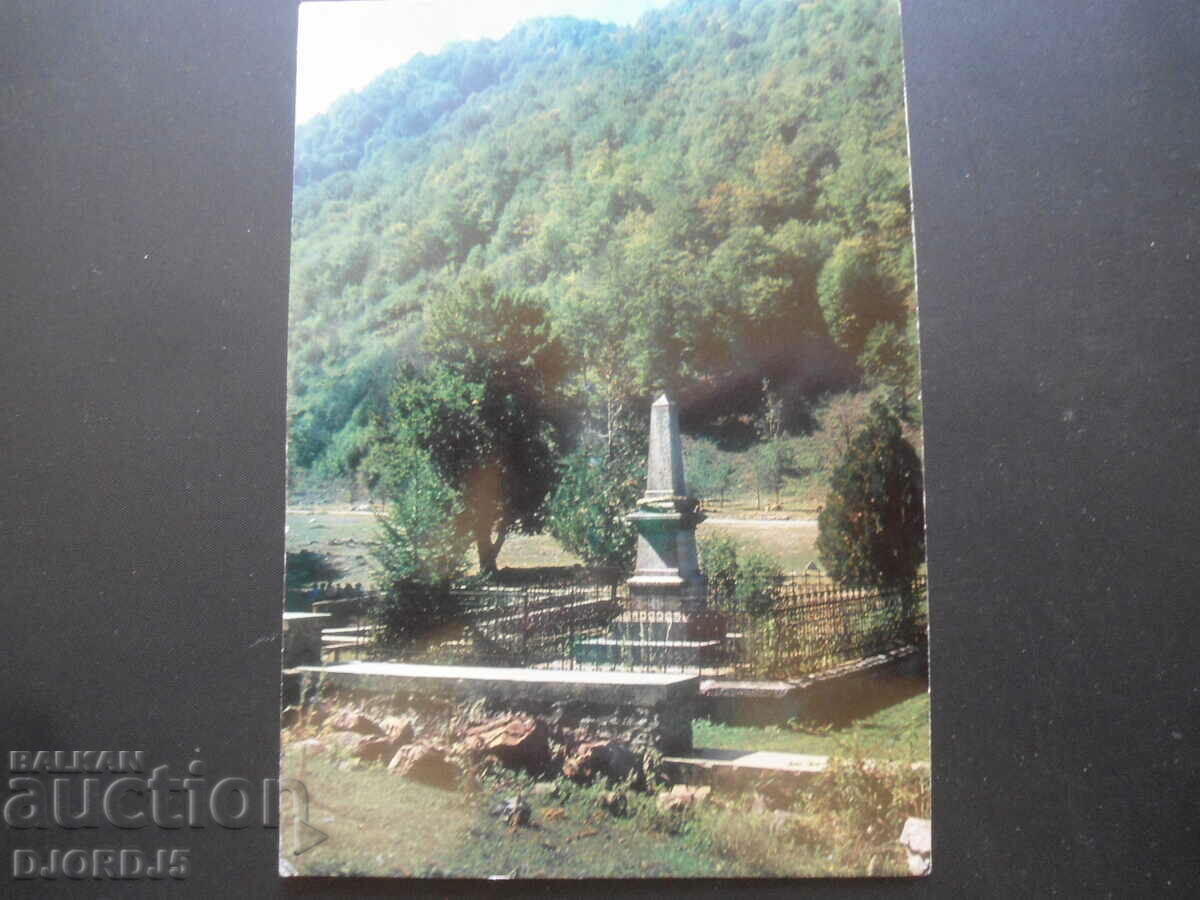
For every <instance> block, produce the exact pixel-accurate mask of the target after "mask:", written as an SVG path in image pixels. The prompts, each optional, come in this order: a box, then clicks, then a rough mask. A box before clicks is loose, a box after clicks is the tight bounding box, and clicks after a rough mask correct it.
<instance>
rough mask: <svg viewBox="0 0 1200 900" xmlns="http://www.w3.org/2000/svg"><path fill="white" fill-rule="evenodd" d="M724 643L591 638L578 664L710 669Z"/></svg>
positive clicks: (576, 654) (580, 647) (582, 645)
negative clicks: (701, 667) (703, 667)
mask: <svg viewBox="0 0 1200 900" xmlns="http://www.w3.org/2000/svg"><path fill="white" fill-rule="evenodd" d="M722 643H723V642H722V641H719V640H712V641H638V640H616V639H614V638H591V639H589V640H586V641H580V642H578V643H577V644H576V645H575V646H574V648H573V650H572V656H573V658H574V659H575V661H576V662H580V663H594V664H606V665H634V666H639V665H642V666H696V667H700V666H706V665H713V664H715V663H716V662H717V661H718V660H719V657H720V655H721V649H722Z"/></svg>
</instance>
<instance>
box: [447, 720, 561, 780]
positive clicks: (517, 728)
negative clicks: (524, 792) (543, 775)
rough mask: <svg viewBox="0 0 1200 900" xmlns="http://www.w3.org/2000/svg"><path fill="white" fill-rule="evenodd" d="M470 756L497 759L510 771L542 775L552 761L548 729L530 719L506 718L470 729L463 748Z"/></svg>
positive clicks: (463, 742) (464, 739) (464, 738)
mask: <svg viewBox="0 0 1200 900" xmlns="http://www.w3.org/2000/svg"><path fill="white" fill-rule="evenodd" d="M460 747H461V749H462V750H463V751H464V752H465V753H466V755H467V756H469V757H471V758H473V759H480V758H482V757H485V756H493V757H495V758H496V759H497V760H498V761H499V762H500V764H501V765H503V766H506V767H507V768H510V769H524V770H526V771H539V770H541V769H543V768H544V767H545V765H546V763H547V762H548V761H549V759H550V744H549V741H548V739H547V732H546V726H545V724H543V723H542V722H541V721H540V720H538V719H534V718H532V717H530V716H520V715H513V716H503V717H501V718H499V719H494V720H492V721H490V722H485V723H484V724H482V725H479V726H476V727H475V728H472V729H470V730H469V731H468V732H467V733H466V735H465V736H464V737H463V740H462V743H461V745H460Z"/></svg>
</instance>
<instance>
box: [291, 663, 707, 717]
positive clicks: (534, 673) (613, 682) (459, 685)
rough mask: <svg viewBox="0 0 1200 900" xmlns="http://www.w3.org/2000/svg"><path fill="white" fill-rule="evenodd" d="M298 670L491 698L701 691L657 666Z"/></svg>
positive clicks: (635, 699) (620, 699)
mask: <svg viewBox="0 0 1200 900" xmlns="http://www.w3.org/2000/svg"><path fill="white" fill-rule="evenodd" d="M301 671H303V672H305V673H306V674H307V675H308V676H309V677H313V678H316V679H318V680H319V681H320V682H321V683H322V684H323V685H327V686H329V687H332V688H334V689H335V690H349V691H361V692H365V693H374V694H396V693H402V692H410V693H426V694H439V695H445V696H453V697H460V698H472V697H488V698H490V699H495V700H505V699H508V700H539V701H550V702H556V701H563V700H581V701H585V702H591V703H607V704H612V705H617V706H637V707H644V708H662V707H673V706H688V707H690V706H691V705H693V704H694V702H695V701H696V698H697V697H698V696H699V692H700V678H699V677H698V676H696V675H676V674H666V673H657V672H580V671H573V670H569V669H510V668H503V667H494V666H428V665H416V664H412V663H384V662H350V663H344V664H341V665H333V666H303V667H301Z"/></svg>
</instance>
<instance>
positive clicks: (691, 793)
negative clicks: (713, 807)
mask: <svg viewBox="0 0 1200 900" xmlns="http://www.w3.org/2000/svg"><path fill="white" fill-rule="evenodd" d="M711 793H712V788H711V787H709V786H708V785H705V786H703V787H696V788H694V787H688V786H687V785H686V784H677V785H675V786H674V787H672V788H671V790H669V791H667V792H666V793H665V794H659V795H658V800H656V801H655V802H656V803H657V804H658V808H659V809H660V810H671V811H673V812H682V811H683V810H687V809H694V808H695V807H698V806H700V805H702V804H703V803H704V802H705V801H706V800H707V799H708V795H709V794H711Z"/></svg>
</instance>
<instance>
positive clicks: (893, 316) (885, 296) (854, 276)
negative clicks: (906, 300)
mask: <svg viewBox="0 0 1200 900" xmlns="http://www.w3.org/2000/svg"><path fill="white" fill-rule="evenodd" d="M817 301H818V302H819V303H820V306H821V313H822V315H823V316H824V317H825V324H826V326H827V327H828V329H829V335H830V337H832V338H833V340H834V342H835V343H836V344H837V345H838V346H839V347H841V348H842V349H843V350H847V351H849V352H850V353H852V354H854V355H855V356H857V355H858V354H859V353H861V352H862V349H863V345H864V344H865V343H866V340H867V335H868V334H869V333H870V331H871V329H872V328H874V327H875V326H876V325H877V324H878V323H880V322H895V321H899V320H900V319H902V317H903V314H904V310H903V307H902V306H901V304H900V302H899V300H898V299H897V298H896V296H895V295H894V293H893V291H891V290H890V288H889V286H888V285H887V283H886V281H885V279H884V277H883V275H882V274H881V273H880V271H879V262H878V259H877V253H876V251H875V249H874V248H872V247H871V246H870V245H869V244H867V243H866V242H864V241H862V240H860V239H857V238H855V239H848V240H844V241H842V242H841V243H840V244H838V246H837V248H836V249H835V250H834V251H833V255H832V256H830V257H829V260H828V261H827V262H826V263H825V266H824V267H823V268H822V269H821V276H820V278H819V279H818V280H817Z"/></svg>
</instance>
